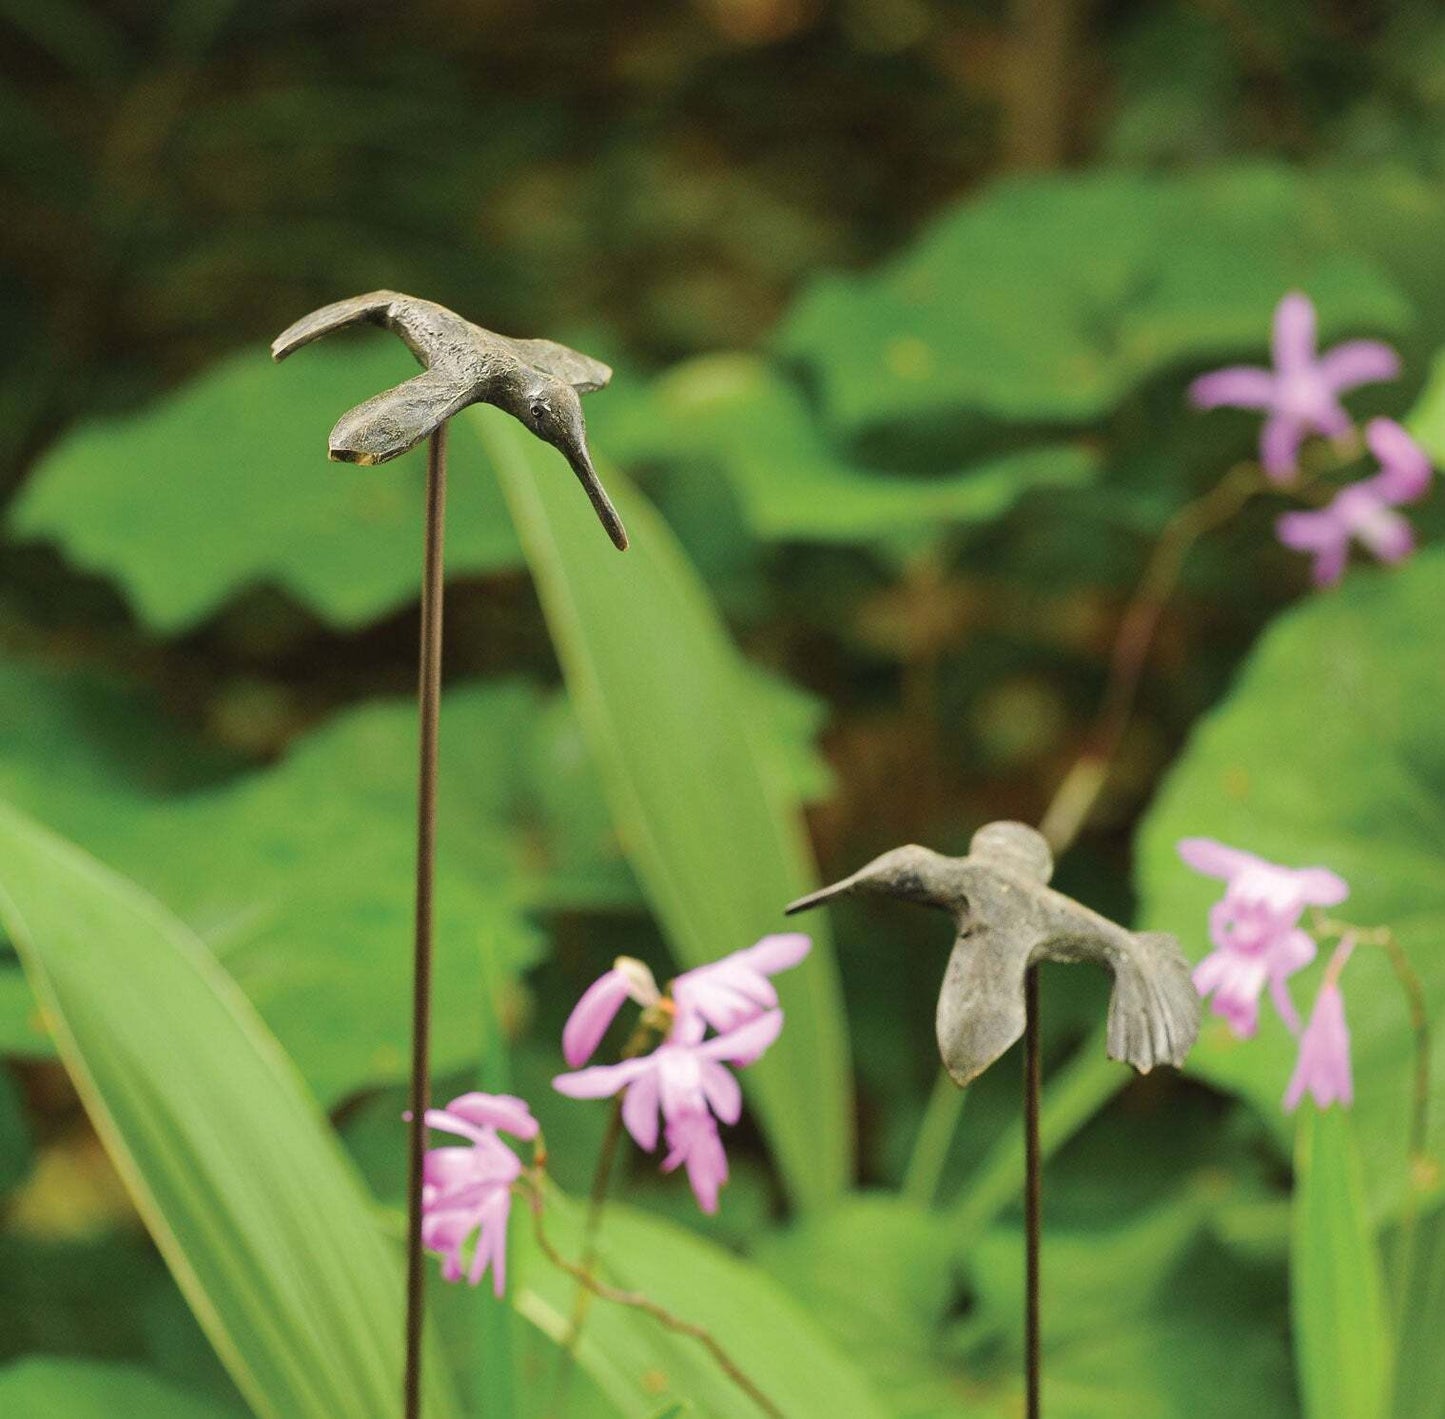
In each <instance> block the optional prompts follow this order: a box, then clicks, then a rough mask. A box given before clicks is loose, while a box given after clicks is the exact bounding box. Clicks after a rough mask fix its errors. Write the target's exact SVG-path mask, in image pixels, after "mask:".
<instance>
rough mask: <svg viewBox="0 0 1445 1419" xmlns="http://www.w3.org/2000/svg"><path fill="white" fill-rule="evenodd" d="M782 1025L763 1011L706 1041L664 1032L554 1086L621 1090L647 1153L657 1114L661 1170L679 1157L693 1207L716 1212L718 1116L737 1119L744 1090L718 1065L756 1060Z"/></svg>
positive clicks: (721, 1176)
mask: <svg viewBox="0 0 1445 1419" xmlns="http://www.w3.org/2000/svg"><path fill="white" fill-rule="evenodd" d="M782 1028H783V1012H782V1011H781V1010H769V1011H767V1012H766V1013H765V1014H762V1015H759V1016H758V1017H757V1018H756V1019H754V1020H750V1021H748V1023H747V1024H745V1025H740V1026H739V1027H738V1028H737V1029H735V1030H729V1031H728V1032H727V1033H726V1034H722V1035H716V1036H714V1037H713V1038H712V1039H710V1040H705V1041H698V1040H696V1039H676V1038H673V1037H669V1039H668V1040H667V1042H666V1043H664V1044H661V1045H659V1046H658V1047H657V1049H655V1050H653V1052H652V1053H651V1054H648V1055H643V1056H642V1057H641V1058H638V1059H624V1060H622V1061H621V1063H619V1064H596V1065H593V1066H592V1067H591V1068H589V1069H581V1070H578V1071H576V1072H575V1073H572V1074H561V1075H558V1076H557V1078H556V1079H554V1080H553V1081H552V1084H553V1087H554V1088H556V1089H557V1091H558V1092H559V1093H562V1094H565V1095H567V1097H568V1098H571V1099H603V1098H608V1097H610V1096H612V1095H614V1094H618V1093H621V1094H622V1122H623V1124H624V1125H625V1126H626V1128H627V1131H628V1133H630V1134H631V1135H632V1138H633V1140H634V1142H636V1144H637V1146H638V1147H639V1148H641V1149H643V1150H645V1151H646V1152H649V1153H650V1152H652V1151H653V1150H654V1149H655V1148H656V1147H657V1140H658V1132H659V1114H660V1115H661V1118H662V1120H663V1121H664V1122H665V1123H666V1125H667V1144H668V1148H669V1150H670V1151H669V1152H668V1154H667V1156H666V1157H665V1158H664V1159H663V1163H662V1167H663V1171H664V1172H671V1171H672V1169H674V1168H676V1167H678V1166H680V1165H681V1164H684V1163H685V1164H686V1165H687V1175H688V1181H689V1182H690V1183H691V1184H692V1190H693V1193H694V1195H695V1196H696V1197H697V1201H698V1206H699V1207H701V1208H702V1210H703V1211H704V1212H715V1211H717V1202H718V1191H719V1189H720V1188H721V1187H722V1185H723V1183H725V1182H726V1181H727V1176H728V1166H727V1155H726V1154H725V1153H724V1151H723V1146H722V1140H721V1139H720V1138H719V1136H718V1131H717V1120H721V1121H722V1122H723V1123H736V1122H737V1121H738V1118H739V1116H740V1115H741V1113H742V1107H743V1095H742V1089H741V1088H740V1087H739V1085H738V1081H737V1080H736V1079H735V1078H734V1077H733V1076H732V1074H731V1073H730V1072H729V1071H728V1070H727V1069H725V1068H724V1065H726V1064H735V1065H741V1064H745V1063H751V1062H752V1061H753V1060H756V1059H757V1058H759V1057H760V1056H761V1055H762V1054H763V1052H764V1051H765V1050H766V1049H767V1048H768V1046H769V1045H771V1044H772V1043H773V1041H774V1040H776V1039H777V1037H778V1033H779V1031H781V1029H782ZM624 1091H625V1092H624Z"/></svg>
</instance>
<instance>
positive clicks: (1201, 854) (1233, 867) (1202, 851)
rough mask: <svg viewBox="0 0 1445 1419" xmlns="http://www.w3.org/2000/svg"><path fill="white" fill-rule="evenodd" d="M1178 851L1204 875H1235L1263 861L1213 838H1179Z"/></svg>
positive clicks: (1225, 876) (1227, 876)
mask: <svg viewBox="0 0 1445 1419" xmlns="http://www.w3.org/2000/svg"><path fill="white" fill-rule="evenodd" d="M1178 852H1179V856H1180V857H1181V858H1183V859H1184V862H1185V864H1186V865H1187V866H1189V867H1192V868H1193V869H1194V870H1195V871H1196V872H1202V873H1204V875H1205V876H1206V877H1223V878H1226V879H1228V878H1230V877H1236V876H1238V875H1239V873H1241V872H1243V871H1245V869H1246V868H1250V867H1259V866H1260V865H1261V864H1262V863H1263V861H1264V859H1263V858H1259V857H1256V856H1255V855H1254V854H1253V853H1252V852H1244V851H1242V850H1241V849H1240V848H1237V847H1229V846H1227V845H1226V844H1225V843H1221V842H1216V841H1215V840H1214V839H1213V838H1181V839H1180V840H1179V844H1178Z"/></svg>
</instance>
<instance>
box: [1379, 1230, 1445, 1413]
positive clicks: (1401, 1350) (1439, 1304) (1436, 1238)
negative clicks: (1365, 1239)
mask: <svg viewBox="0 0 1445 1419" xmlns="http://www.w3.org/2000/svg"><path fill="white" fill-rule="evenodd" d="M1400 1231H1401V1233H1402V1234H1403V1236H1402V1247H1403V1248H1404V1249H1405V1253H1406V1255H1405V1258H1404V1259H1403V1260H1402V1266H1403V1268H1404V1279H1403V1281H1402V1282H1400V1283H1399V1284H1398V1301H1399V1305H1398V1308H1397V1314H1398V1317H1399V1320H1398V1326H1399V1338H1398V1341H1397V1343H1396V1347H1395V1376H1394V1384H1393V1386H1392V1390H1393V1396H1394V1405H1393V1408H1392V1409H1391V1413H1392V1415H1393V1416H1394V1419H1441V1416H1442V1415H1445V1345H1441V1343H1440V1325H1441V1321H1442V1319H1445V1208H1437V1209H1436V1210H1435V1211H1434V1212H1432V1213H1431V1214H1430V1216H1429V1217H1426V1218H1423V1219H1421V1218H1416V1219H1414V1221H1413V1223H1412V1222H1411V1221H1410V1220H1408V1219H1407V1220H1406V1221H1405V1222H1404V1223H1402V1224H1401V1228H1400Z"/></svg>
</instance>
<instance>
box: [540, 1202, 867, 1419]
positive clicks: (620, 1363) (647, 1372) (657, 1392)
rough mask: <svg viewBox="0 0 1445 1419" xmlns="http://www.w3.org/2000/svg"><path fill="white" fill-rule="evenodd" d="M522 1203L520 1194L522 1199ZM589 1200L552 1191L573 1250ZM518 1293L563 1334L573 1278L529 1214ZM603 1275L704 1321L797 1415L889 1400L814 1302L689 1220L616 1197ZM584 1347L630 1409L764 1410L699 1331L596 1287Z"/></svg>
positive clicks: (854, 1409) (552, 1206) (562, 1239)
mask: <svg viewBox="0 0 1445 1419" xmlns="http://www.w3.org/2000/svg"><path fill="white" fill-rule="evenodd" d="M519 1210H521V1205H520V1204H519ZM580 1215H581V1209H580V1208H577V1207H574V1206H573V1205H572V1204H570V1203H568V1202H566V1201H565V1200H564V1199H562V1198H561V1197H560V1196H558V1195H557V1194H555V1193H553V1194H550V1195H549V1199H548V1204H547V1214H546V1229H547V1235H548V1237H549V1239H550V1241H551V1242H552V1244H553V1245H554V1246H555V1247H556V1248H557V1250H558V1251H560V1252H561V1254H562V1255H563V1256H564V1257H567V1258H572V1259H575V1258H576V1257H577V1256H578V1254H579V1253H580V1251H581V1245H580V1227H579V1220H580ZM514 1237H515V1244H516V1246H517V1250H518V1251H519V1253H520V1256H519V1267H520V1269H519V1272H518V1277H519V1280H518V1283H517V1288H516V1290H515V1292H514V1302H515V1304H516V1305H517V1307H518V1309H520V1310H521V1311H522V1313H523V1314H524V1315H526V1316H527V1318H528V1319H529V1320H531V1321H532V1322H533V1323H534V1324H536V1325H538V1326H539V1327H540V1328H541V1329H542V1330H544V1331H546V1332H547V1333H549V1334H551V1335H552V1336H553V1337H554V1339H558V1340H561V1339H562V1338H563V1337H565V1336H566V1334H567V1332H568V1323H569V1318H570V1317H571V1315H572V1307H573V1300H574V1293H575V1290H576V1283H575V1282H574V1281H573V1280H572V1278H571V1277H570V1276H568V1275H566V1274H565V1273H564V1272H562V1271H559V1270H558V1269H556V1268H555V1267H553V1266H552V1265H551V1264H550V1263H549V1262H548V1261H547V1260H546V1259H545V1257H543V1256H542V1255H541V1254H540V1252H539V1251H538V1249H537V1246H536V1243H535V1241H534V1239H533V1237H532V1233H531V1220H530V1218H527V1219H524V1220H523V1221H521V1222H520V1223H519V1225H518V1226H517V1228H516V1230H515V1232H514ZM600 1276H601V1279H602V1280H604V1281H606V1282H608V1283H609V1284H611V1285H613V1286H616V1287H618V1288H620V1289H622V1290H625V1291H633V1292H639V1293H641V1294H642V1295H645V1296H646V1297H648V1298H649V1299H650V1300H652V1301H655V1302H657V1303H658V1304H660V1305H662V1306H664V1307H665V1308H666V1309H668V1310H669V1311H671V1312H672V1314H673V1315H675V1316H676V1317H677V1318H678V1319H680V1320H683V1321H687V1322H691V1323H692V1324H695V1325H701V1326H705V1327H706V1328H707V1329H708V1330H709V1331H710V1332H711V1333H712V1335H713V1337H714V1338H715V1339H716V1340H717V1342H718V1343H719V1344H720V1345H722V1347H723V1348H724V1350H726V1351H727V1352H728V1354H729V1355H730V1356H731V1357H732V1359H733V1360H734V1361H735V1363H736V1364H737V1365H738V1367H739V1368H740V1369H741V1370H743V1371H744V1373H746V1374H747V1375H748V1377H749V1378H750V1379H752V1380H753V1382H754V1383H755V1384H756V1385H757V1386H758V1388H759V1389H761V1390H762V1392H763V1393H764V1394H765V1395H767V1396H768V1398H769V1399H771V1400H772V1402H773V1403H774V1404H775V1405H777V1407H778V1408H779V1409H780V1410H781V1411H782V1413H784V1414H786V1415H787V1416H788V1419H838V1416H839V1415H847V1416H848V1419H884V1416H885V1415H888V1414H889V1413H890V1411H889V1410H888V1409H886V1408H885V1407H884V1406H883V1405H882V1404H881V1403H880V1401H879V1400H878V1398H877V1396H876V1394H875V1393H874V1392H873V1389H872V1386H871V1384H870V1382H869V1380H868V1378H867V1377H866V1376H865V1374H864V1373H863V1371H862V1369H861V1368H860V1367H859V1366H858V1365H857V1363H856V1362H855V1360H854V1359H853V1357H852V1356H850V1355H849V1354H848V1353H847V1351H846V1350H844V1349H842V1348H840V1347H838V1346H836V1345H834V1344H833V1343H831V1342H830V1341H829V1340H828V1338H827V1337H826V1335H825V1334H824V1332H823V1330H822V1328H821V1327H820V1326H819V1325H818V1323H817V1322H816V1320H815V1319H814V1318H813V1316H812V1315H811V1314H810V1313H809V1311H808V1310H807V1308H805V1307H804V1306H803V1305H802V1304H800V1303H799V1302H798V1301H797V1300H795V1299H794V1298H793V1297H792V1296H790V1295H788V1294H787V1292H785V1291H784V1290H783V1289H782V1287H780V1286H779V1285H778V1284H777V1282H776V1281H774V1280H773V1279H772V1278H771V1277H770V1276H768V1275H767V1274H766V1273H765V1272H764V1271H762V1270H761V1269H760V1268H759V1267H757V1266H755V1265H752V1264H750V1263H748V1262H745V1261H742V1260H739V1259H738V1258H737V1257H735V1256H731V1255H729V1254H728V1253H727V1252H725V1251H723V1250H722V1249H721V1248H720V1247H717V1246H714V1245H713V1244H712V1243H710V1242H706V1241H703V1240H702V1239H701V1238H699V1237H697V1236H696V1235H694V1234H693V1233H692V1232H691V1231H688V1230H687V1229H685V1228H682V1227H679V1226H676V1225H675V1224H673V1223H671V1222H666V1221H663V1220H662V1219H660V1218H657V1217H652V1216H649V1215H647V1214H645V1213H641V1212H637V1211H635V1210H633V1209H631V1208H627V1207H624V1206H621V1205H618V1204H613V1205H611V1206H610V1207H609V1208H608V1211H607V1215H606V1221H605V1224H604V1227H603V1232H602V1249H601V1267H600ZM578 1356H579V1359H580V1360H581V1362H582V1363H583V1364H584V1365H585V1366H586V1368H587V1370H588V1373H589V1374H590V1375H591V1376H592V1378H593V1379H594V1380H595V1381H596V1382H597V1383H598V1384H599V1385H600V1387H601V1388H602V1389H603V1390H604V1391H605V1392H606V1393H607V1394H608V1395H609V1396H610V1397H611V1398H612V1400H613V1402H614V1403H615V1404H616V1405H617V1406H618V1408H619V1410H620V1411H621V1412H622V1413H623V1414H637V1413H645V1412H650V1410H647V1409H644V1408H643V1406H644V1404H647V1405H661V1404H663V1403H664V1402H665V1401H672V1402H687V1403H689V1404H690V1405H691V1406H692V1407H691V1409H690V1410H689V1411H688V1412H690V1413H695V1414H697V1415H698V1419H756V1416H757V1414H758V1410H757V1407H756V1406H755V1405H754V1404H753V1402H752V1400H751V1399H749V1398H748V1397H747V1396H746V1395H745V1394H744V1393H743V1391H742V1390H741V1389H739V1388H738V1387H737V1386H736V1385H735V1384H734V1383H733V1382H732V1380H730V1379H729V1378H728V1376H727V1375H726V1374H724V1373H723V1372H722V1371H721V1370H720V1369H719V1367H718V1366H717V1364H716V1363H715V1362H714V1361H713V1359H712V1358H711V1357H710V1356H709V1355H708V1353H707V1351H706V1350H704V1349H703V1348H702V1346H701V1345H700V1344H699V1343H698V1342H697V1341H696V1340H695V1339H693V1338H691V1337H689V1336H686V1335H678V1334H676V1333H674V1332H672V1331H669V1330H667V1329H666V1328H664V1327H663V1326H662V1325H661V1324H660V1323H659V1322H658V1321H657V1320H655V1319H653V1318H652V1317H651V1316H648V1315H645V1314H643V1313H642V1312H641V1311H639V1310H637V1309H635V1308H633V1307H630V1306H623V1305H619V1304H617V1303H615V1302H611V1301H607V1300H603V1299H600V1298H594V1299H593V1301H592V1302H591V1304H590V1306H589V1308H588V1310H587V1317H586V1322H585V1324H584V1326H583V1330H582V1338H581V1344H580V1346H579V1348H578Z"/></svg>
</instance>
